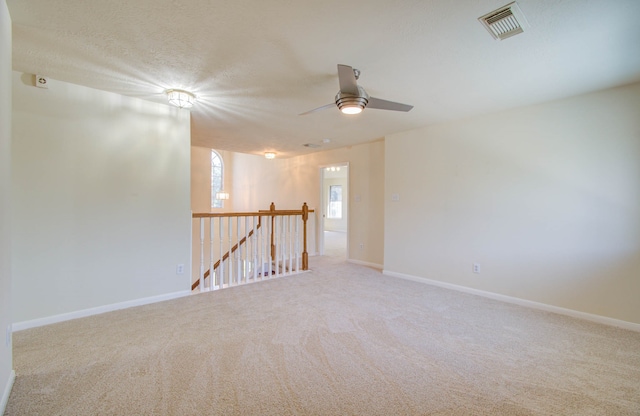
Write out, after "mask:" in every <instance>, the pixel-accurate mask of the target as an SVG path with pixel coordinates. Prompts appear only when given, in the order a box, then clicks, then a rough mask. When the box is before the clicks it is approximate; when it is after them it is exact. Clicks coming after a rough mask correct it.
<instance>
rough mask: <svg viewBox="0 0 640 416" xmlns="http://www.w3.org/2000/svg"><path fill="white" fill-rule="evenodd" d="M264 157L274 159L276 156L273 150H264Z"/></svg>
mask: <svg viewBox="0 0 640 416" xmlns="http://www.w3.org/2000/svg"><path fill="white" fill-rule="evenodd" d="M264 157H265V158H266V159H275V158H276V153H275V152H264Z"/></svg>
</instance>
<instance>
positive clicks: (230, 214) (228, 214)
mask: <svg viewBox="0 0 640 416" xmlns="http://www.w3.org/2000/svg"><path fill="white" fill-rule="evenodd" d="M307 212H315V211H314V210H312V209H310V210H308V211H307ZM266 214H268V215H302V210H295V209H289V210H274V211H271V210H259V211H256V212H194V213H193V214H191V217H192V218H218V217H255V216H266Z"/></svg>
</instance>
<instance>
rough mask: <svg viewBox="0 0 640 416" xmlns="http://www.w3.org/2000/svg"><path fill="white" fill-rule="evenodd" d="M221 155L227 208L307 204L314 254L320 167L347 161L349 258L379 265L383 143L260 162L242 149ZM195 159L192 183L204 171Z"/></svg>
mask: <svg viewBox="0 0 640 416" xmlns="http://www.w3.org/2000/svg"><path fill="white" fill-rule="evenodd" d="M208 151H209V150H208V149H201V150H200V149H195V150H193V151H192V154H200V153H203V154H208V153H207V152H208ZM224 159H225V160H224V163H225V167H226V169H225V175H227V176H226V178H227V179H228V180H229V181H231V183H232V185H231V188H230V194H231V199H230V208H231V209H232V210H234V211H255V210H258V209H268V207H269V204H270V203H271V202H274V203H275V204H276V207H277V208H279V209H297V208H298V207H300V206H301V204H302V203H303V202H307V204H308V205H309V207H310V208H313V209H316V210H317V212H316V213H314V216H313V217H312V219H311V221H312V222H311V221H310V222H311V224H310V227H311V228H312V230H311V231H313V233H311V238H310V239H311V241H310V243H309V252H310V253H315V252H316V242H315V239H316V236H317V229H316V228H317V227H318V226H319V223H318V218H319V207H320V167H321V166H326V165H331V164H338V163H343V162H348V163H349V170H350V183H349V193H350V197H351V201H350V204H349V210H350V211H349V235H350V244H349V257H350V259H351V260H354V261H360V262H364V263H368V264H374V265H380V266H381V265H382V259H383V255H384V254H383V251H384V244H383V238H384V230H383V220H384V142H383V141H377V142H372V143H367V144H362V145H358V146H352V147H348V148H342V149H337V150H328V151H324V152H317V153H312V154H310V155H305V156H298V157H293V158H289V159H277V158H276V159H274V160H266V159H265V158H264V157H261V156H256V155H248V154H242V153H231V154H230V155H226V156H224ZM198 160H199V161H200V162H199V163H193V164H192V183H195V182H193V181H194V180H195V179H193V178H198V177H201V176H202V175H203V174H202V173H201V172H202V171H206V170H207V169H210V168H209V163H210V162H208V161H206V160H205V158H204V157H199V158H198ZM194 161H195V159H194ZM229 166H231V167H229ZM198 171H200V173H199V172H198ZM227 179H226V180H227ZM226 180H225V181H226ZM206 186H209V185H208V184H207V185H206ZM196 189H204V186H203V185H194V192H196ZM203 192H206V191H203ZM356 197H358V198H359V201H358V202H355V198H356ZM195 198H196V199H198V198H201V197H195ZM225 211H226V209H225ZM360 243H362V244H364V247H363V249H360V248H359V244H360Z"/></svg>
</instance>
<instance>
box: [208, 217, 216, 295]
mask: <svg viewBox="0 0 640 416" xmlns="http://www.w3.org/2000/svg"><path fill="white" fill-rule="evenodd" d="M214 224H215V219H214V218H213V217H209V290H213V287H214V286H215V283H216V282H215V278H214V277H213V234H214V232H213V229H214Z"/></svg>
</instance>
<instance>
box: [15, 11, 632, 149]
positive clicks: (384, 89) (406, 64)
mask: <svg viewBox="0 0 640 416" xmlns="http://www.w3.org/2000/svg"><path fill="white" fill-rule="evenodd" d="M7 3H8V6H9V10H10V13H11V18H12V21H13V68H14V70H16V71H21V72H26V73H37V74H42V75H46V76H49V77H51V78H53V79H57V80H62V81H66V82H71V83H75V84H80V85H85V86H89V87H93V88H98V89H102V90H106V91H112V92H116V93H120V94H123V95H130V96H134V97H140V98H143V99H148V100H153V101H159V102H166V97H165V95H164V91H165V90H166V89H168V88H184V89H187V90H190V91H193V92H194V93H195V94H196V95H197V96H198V101H197V103H196V105H195V106H194V108H193V109H192V110H191V120H192V143H193V144H194V145H201V146H208V147H214V148H217V149H222V150H231V151H237V152H244V153H254V154H262V153H263V152H264V151H267V150H269V151H275V152H277V153H278V155H279V157H289V156H292V155H297V154H304V153H309V152H312V151H318V150H323V149H329V148H335V147H343V146H347V145H352V144H357V143H362V142H367V141H371V140H376V139H379V138H381V137H384V136H385V135H387V134H390V133H394V132H398V131H404V130H409V129H414V128H417V127H422V126H425V125H428V124H432V123H437V122H442V121H447V120H455V119H459V118H464V117H469V116H473V115H477V114H483V113H489V112H495V111H500V110H504V109H509V108H513V107H519V106H523V105H529V104H535V103H540V102H544V101H549V100H554V99H558V98H562V97H567V96H572V95H576V94H581V93H585V92H589V91H594V90H599V89H603V88H608V87H613V86H618V85H622V84H627V83H631V82H636V81H640V53H639V50H640V25H639V24H638V16H640V1H638V0H616V1H611V0H519V1H518V4H519V5H520V8H521V9H522V11H523V13H524V14H525V16H526V17H527V19H528V21H529V24H530V28H529V29H528V30H527V31H525V33H523V34H520V35H517V36H515V37H512V38H509V39H506V40H504V41H495V40H493V38H492V37H491V36H490V35H489V33H488V32H487V31H486V30H485V29H484V28H483V27H482V25H481V24H480V23H479V22H478V21H477V18H478V17H479V16H482V15H484V14H486V13H488V12H490V11H492V10H494V9H497V8H498V7H501V6H503V5H505V4H506V3H508V0H458V1H450V0H402V1H392V0H350V1H344V0H341V1H334V0H322V1H294V0H269V1H266V0H235V1H228V0H182V1H181V0H135V1H131V0H109V1H87V0H8V1H7ZM336 64H346V65H351V66H353V67H355V68H358V69H360V70H361V71H362V75H361V76H360V80H359V84H360V85H361V86H363V87H364V88H365V89H366V90H367V92H368V93H369V94H371V95H373V96H376V97H379V98H383V99H387V100H392V101H400V102H403V103H408V104H412V105H414V106H415V108H414V109H413V110H412V111H411V112H409V113H398V112H392V111H381V110H374V109H365V111H364V112H363V113H362V114H359V115H356V116H345V115H342V114H341V113H340V112H339V111H338V110H337V108H331V109H329V110H326V111H323V112H318V113H312V114H309V115H306V116H298V113H301V112H303V111H306V110H310V109H312V108H315V107H319V106H321V105H324V104H328V103H331V102H332V101H333V97H334V95H335V93H336V92H337V91H338V78H337V70H336ZM324 139H329V140H330V143H324V144H323V140H324ZM304 143H316V144H321V145H322V147H320V148H316V149H311V148H307V147H304V146H303V144H304Z"/></svg>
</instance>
